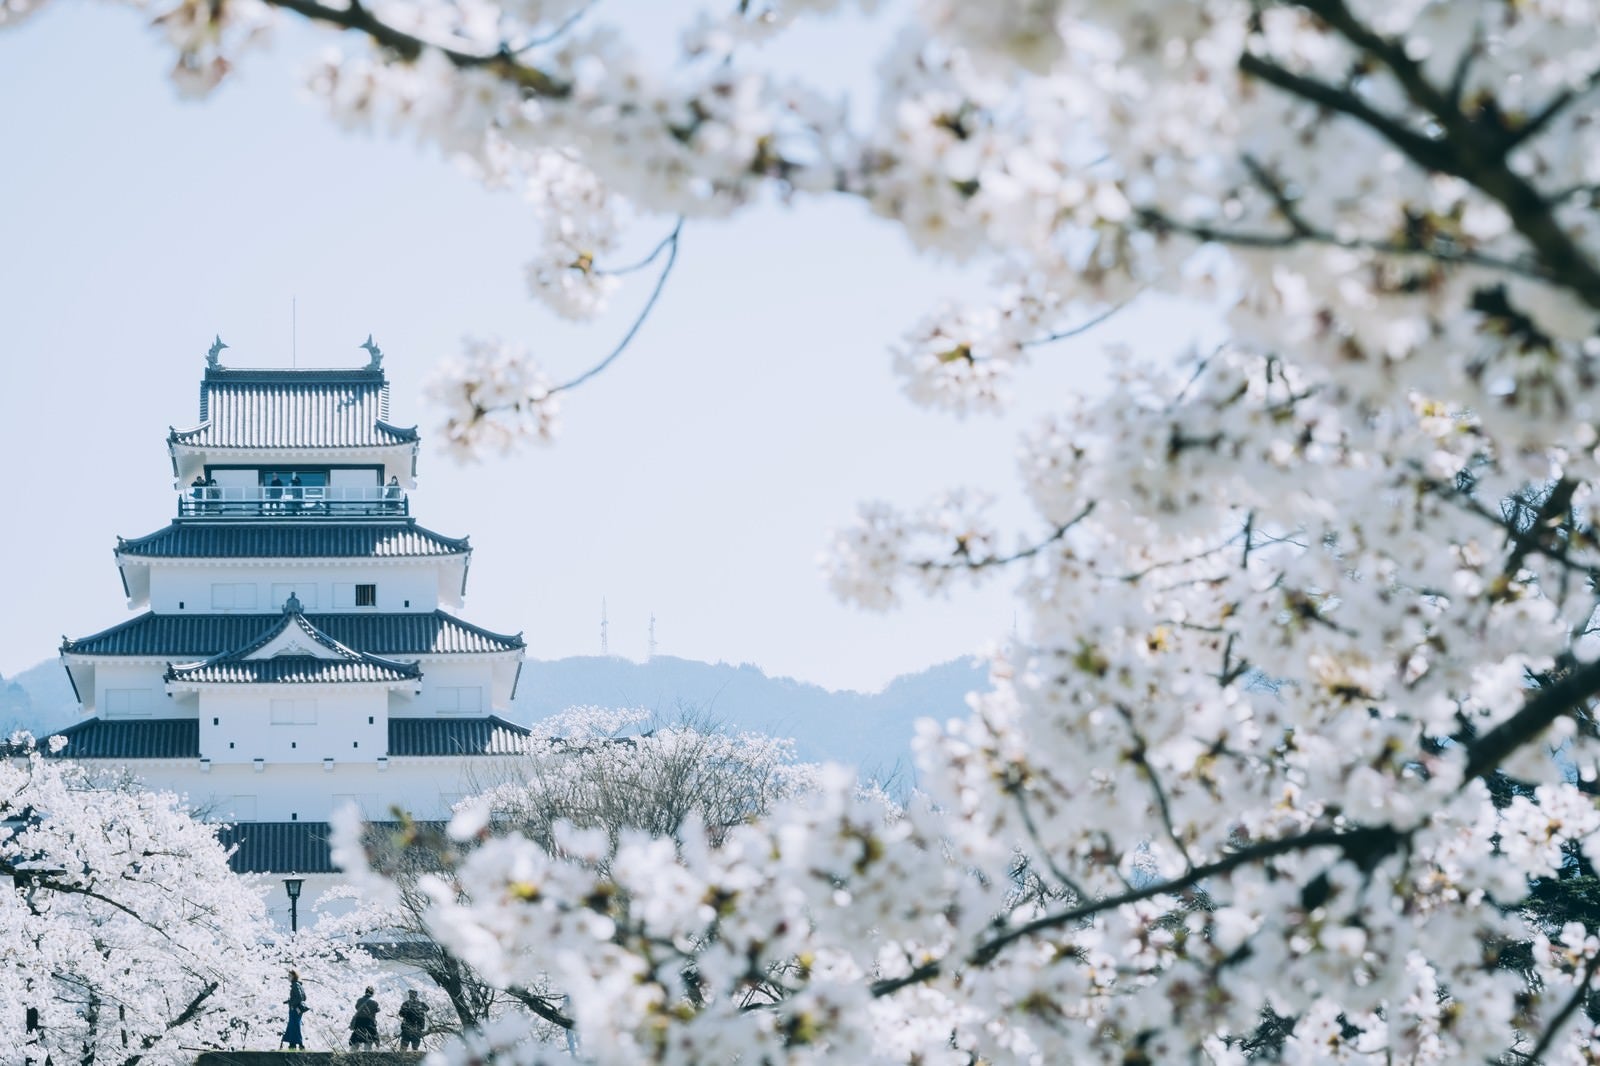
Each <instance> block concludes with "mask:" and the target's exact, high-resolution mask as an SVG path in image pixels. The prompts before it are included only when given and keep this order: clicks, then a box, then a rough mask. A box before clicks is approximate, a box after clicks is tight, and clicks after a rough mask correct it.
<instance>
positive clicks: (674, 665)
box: [0, 655, 989, 775]
mask: <svg viewBox="0 0 1600 1066" xmlns="http://www.w3.org/2000/svg"><path fill="white" fill-rule="evenodd" d="M988 687H989V681H988V674H987V672H986V671H985V669H984V667H983V666H982V665H981V664H980V663H979V662H978V661H977V660H974V659H955V660H952V661H950V662H946V663H939V664H937V665H935V666H930V667H928V668H927V669H926V670H922V671H919V672H917V673H914V674H905V675H902V676H900V677H897V678H895V679H894V680H893V681H891V682H890V683H889V684H888V685H887V686H885V687H884V689H883V691H881V692H871V693H868V692H854V691H850V690H842V691H832V690H829V689H825V688H823V687H822V686H820V685H813V684H811V683H809V682H805V681H797V680H795V679H794V678H789V677H768V676H767V674H766V673H765V672H763V671H762V670H761V669H759V668H758V667H756V666H752V665H750V664H749V663H744V664H741V665H737V666H735V665H732V664H729V663H705V662H699V661H697V660H693V659H679V658H675V657H673V656H668V655H661V656H657V657H655V658H653V659H651V660H649V661H648V662H642V663H641V662H633V661H632V660H629V659H619V658H607V657H601V656H574V657H572V658H567V659H553V660H540V659H529V660H528V661H527V662H525V663H524V664H523V667H522V677H521V680H520V681H519V682H518V684H517V698H516V700H515V702H514V703H513V704H512V714H511V717H512V718H513V719H514V720H515V721H517V722H520V723H523V724H526V725H532V724H535V723H537V722H538V721H539V720H540V719H542V718H547V717H549V716H550V715H553V714H556V713H558V712H560V711H564V710H566V709H567V708H569V707H577V706H594V707H643V708H645V709H647V710H650V711H654V712H656V713H657V714H659V715H661V716H662V717H664V718H668V719H670V718H674V717H677V716H679V715H680V714H693V715H696V716H699V717H703V718H706V719H709V720H711V721H715V722H718V723H720V724H722V725H723V726H724V727H726V728H727V729H729V730H732V731H735V732H738V731H746V730H748V731H750V732H756V733H766V734H768V735H770V736H776V737H792V738H793V739H794V741H795V749H796V751H797V753H798V755H799V756H800V758H801V759H805V760H808V761H810V760H828V761H832V762H842V763H848V764H851V765H854V766H858V767H860V768H862V769H863V770H865V771H866V772H868V773H869V774H876V775H883V774H887V773H889V772H890V771H892V770H893V769H895V768H896V767H897V766H904V767H909V766H910V755H911V737H912V733H913V731H914V728H915V723H916V720H917V719H919V718H935V719H938V720H941V721H942V720H944V719H947V718H954V717H960V716H963V715H965V714H966V713H967V704H966V696H967V693H969V692H974V691H980V690H983V689H987V688H988ZM78 718H79V714H78V704H77V699H76V697H75V696H74V695H73V692H72V686H71V684H70V682H68V680H67V674H66V671H65V670H63V669H62V668H61V664H60V663H59V662H57V661H55V660H46V661H45V662H42V663H40V664H39V665H37V666H34V667H30V668H29V669H27V670H24V671H23V672H22V673H20V674H17V675H16V676H15V677H13V678H11V679H10V680H9V681H7V680H5V679H3V678H0V736H4V735H7V734H9V733H10V732H11V731H12V730H15V729H27V730H30V731H31V732H33V733H35V734H41V735H42V734H47V733H49V732H50V731H52V730H57V729H62V728H64V727H66V726H69V725H71V724H72V723H73V722H76V721H78Z"/></svg>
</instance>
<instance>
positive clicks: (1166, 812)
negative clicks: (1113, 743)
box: [1117, 703, 1194, 871]
mask: <svg viewBox="0 0 1600 1066" xmlns="http://www.w3.org/2000/svg"><path fill="white" fill-rule="evenodd" d="M1117 713H1118V714H1120V715H1121V716H1122V720H1123V722H1125V723H1126V724H1127V726H1128V734H1129V735H1130V736H1131V737H1133V743H1134V750H1133V751H1131V752H1129V753H1128V758H1129V759H1130V760H1132V762H1133V764H1134V765H1135V766H1137V767H1138V768H1139V769H1140V770H1141V771H1143V772H1144V776H1145V780H1147V781H1149V782H1150V790H1151V791H1152V792H1154V793H1155V797H1156V809H1157V811H1158V812H1159V813H1160V815H1161V825H1162V827H1163V828H1165V829H1166V831H1167V839H1169V840H1171V841H1172V844H1173V846H1174V847H1176V848H1177V849H1178V854H1179V855H1182V856H1183V865H1184V869H1185V870H1190V871H1192V870H1193V869H1194V859H1193V858H1192V857H1190V855H1189V848H1188V845H1186V844H1184V842H1183V839H1182V838H1181V837H1179V836H1178V830H1177V827H1176V826H1174V825H1173V824H1172V808H1171V806H1169V805H1168V803H1167V790H1166V789H1165V788H1163V787H1162V786H1161V779H1160V778H1159V777H1157V776H1156V770H1155V767H1153V766H1151V765H1150V757H1149V756H1150V745H1149V744H1148V743H1146V741H1145V739H1144V734H1143V733H1141V732H1140V731H1139V727H1138V725H1136V724H1135V722H1134V717H1133V712H1132V711H1131V710H1129V709H1128V708H1127V707H1125V706H1123V705H1122V704H1120V703H1119V704H1117Z"/></svg>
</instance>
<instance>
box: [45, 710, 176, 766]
mask: <svg viewBox="0 0 1600 1066" xmlns="http://www.w3.org/2000/svg"><path fill="white" fill-rule="evenodd" d="M57 735H59V736H63V737H66V738H67V746H66V747H64V748H62V749H61V751H60V752H58V753H57V754H58V755H59V756H60V757H61V758H63V759H198V758H199V757H200V720H199V719H198V718H134V719H127V720H117V721H106V720H105V719H104V718H91V719H89V720H88V721H86V722H79V723H77V724H76V725H71V726H68V727H67V728H65V729H62V730H59V731H58V734H57ZM39 747H40V748H41V749H43V750H48V746H47V745H45V744H43V743H41V744H40V745H39Z"/></svg>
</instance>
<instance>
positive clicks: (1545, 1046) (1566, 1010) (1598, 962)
mask: <svg viewBox="0 0 1600 1066" xmlns="http://www.w3.org/2000/svg"><path fill="white" fill-rule="evenodd" d="M1596 970H1600V951H1597V952H1595V953H1594V954H1593V955H1591V956H1589V964H1588V965H1587V966H1585V967H1584V968H1583V977H1582V979H1581V980H1579V981H1578V984H1577V987H1575V988H1574V989H1573V990H1572V995H1570V996H1568V997H1567V1001H1566V1002H1565V1003H1563V1004H1562V1005H1561V1009H1560V1010H1559V1011H1557V1012H1556V1016H1555V1017H1554V1018H1551V1019H1550V1024H1549V1025H1546V1026H1545V1027H1544V1033H1543V1034H1542V1035H1541V1036H1540V1037H1539V1042H1538V1043H1537V1044H1535V1045H1533V1050H1532V1051H1530V1052H1528V1054H1527V1056H1526V1058H1527V1061H1529V1062H1538V1061H1539V1058H1540V1056H1542V1055H1543V1054H1544V1053H1545V1052H1546V1051H1549V1050H1550V1045H1551V1044H1553V1043H1554V1042H1555V1039H1556V1034H1557V1033H1559V1032H1560V1031H1561V1027H1562V1026H1563V1025H1565V1024H1567V1019H1568V1018H1571V1017H1572V1015H1573V1013H1574V1012H1575V1011H1577V1009H1578V1007H1579V1006H1581V1005H1582V1004H1583V1001H1584V999H1585V997H1587V996H1588V994H1589V983H1590V982H1591V981H1593V980H1594V975H1595V971H1596Z"/></svg>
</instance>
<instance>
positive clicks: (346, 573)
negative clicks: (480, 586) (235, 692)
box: [150, 560, 460, 614]
mask: <svg viewBox="0 0 1600 1066" xmlns="http://www.w3.org/2000/svg"><path fill="white" fill-rule="evenodd" d="M420 564H421V565H418V562H412V561H408V562H406V563H394V564H381V563H380V564H374V563H372V562H371V561H370V560H362V562H361V563H359V564H357V565H330V564H308V565H298V566H261V565H241V564H237V563H224V564H217V565H210V564H206V565H199V566H197V565H195V564H194V561H193V560H185V561H184V565H183V566H166V565H155V566H152V567H151V568H150V608H151V610H153V611H155V612H156V613H157V614H270V613H271V612H273V611H276V610H279V609H281V608H282V607H283V603H284V601H285V600H287V599H288V598H289V594H290V593H291V592H292V593H294V594H295V595H296V596H298V597H299V598H300V602H301V605H302V607H303V609H304V610H305V611H306V613H308V614H317V613H325V612H333V611H371V612H403V611H417V612H426V611H432V610H436V609H437V608H438V607H439V605H440V598H441V595H440V594H441V591H443V592H444V593H445V595H444V601H445V602H446V603H447V604H454V603H459V602H460V596H459V595H455V596H452V595H450V591H451V590H450V589H449V588H448V584H449V582H448V580H447V578H445V577H441V576H438V575H440V574H441V568H440V566H439V563H438V562H437V561H436V560H421V561H420ZM458 572H459V571H458ZM441 584H443V585H445V586H446V587H445V588H444V589H443V590H441ZM357 585H374V586H376V588H375V592H376V594H377V602H376V603H375V604H373V605H371V606H367V607H357V606H356V605H355V587H356V586H357Z"/></svg>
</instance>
